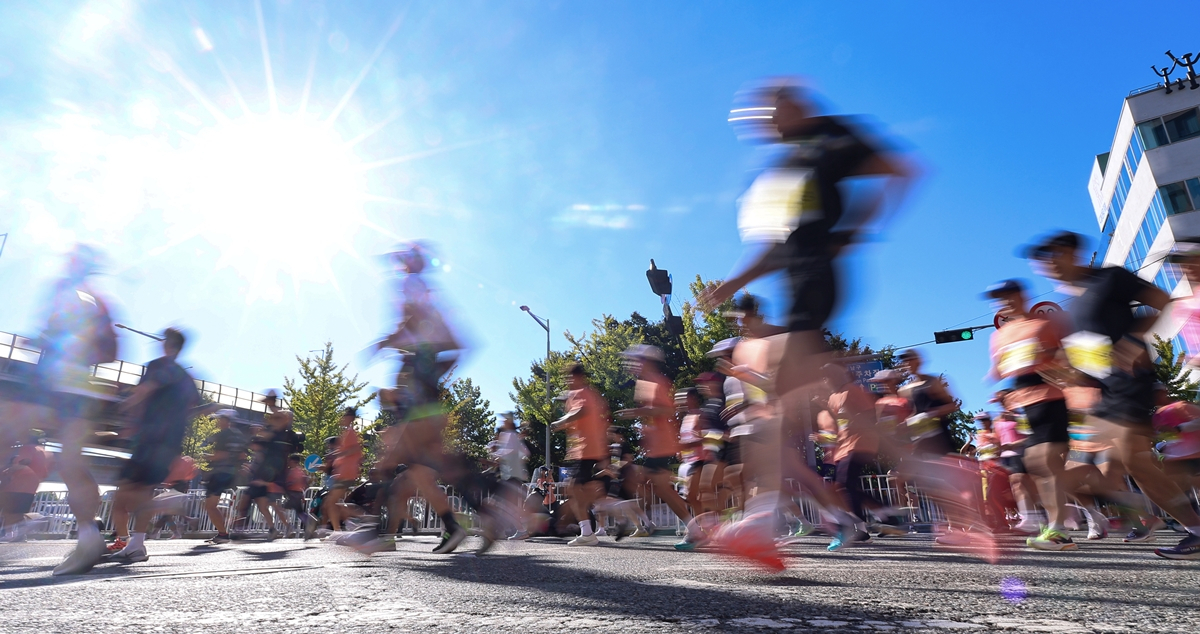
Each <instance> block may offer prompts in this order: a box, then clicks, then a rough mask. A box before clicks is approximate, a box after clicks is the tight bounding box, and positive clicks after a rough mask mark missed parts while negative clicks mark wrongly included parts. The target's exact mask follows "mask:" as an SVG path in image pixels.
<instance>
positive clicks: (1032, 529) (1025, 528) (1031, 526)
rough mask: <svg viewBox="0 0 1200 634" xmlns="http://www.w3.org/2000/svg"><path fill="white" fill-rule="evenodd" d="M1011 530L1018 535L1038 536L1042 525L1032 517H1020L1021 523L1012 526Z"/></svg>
mask: <svg viewBox="0 0 1200 634" xmlns="http://www.w3.org/2000/svg"><path fill="white" fill-rule="evenodd" d="M1012 529H1013V530H1014V531H1016V532H1018V533H1025V534H1027V535H1040V534H1041V533H1042V525H1041V523H1040V522H1038V519H1037V518H1036V517H1035V516H1033V515H1023V516H1021V521H1020V522H1017V524H1016V526H1013V527H1012Z"/></svg>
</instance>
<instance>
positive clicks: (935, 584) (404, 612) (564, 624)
mask: <svg viewBox="0 0 1200 634" xmlns="http://www.w3.org/2000/svg"><path fill="white" fill-rule="evenodd" d="M1077 537H1080V538H1082V534H1078V535H1077ZM1177 539H1178V535H1177V534H1175V533H1171V532H1162V533H1160V534H1159V536H1158V544H1159V545H1164V544H1168V543H1170V542H1173V541H1175V540H1177ZM601 541H602V544H601V545H599V546H595V547H568V546H567V545H566V544H565V542H564V541H562V540H550V539H545V540H533V541H529V542H521V543H504V544H500V545H498V546H497V548H496V549H495V550H493V551H492V552H490V553H488V554H487V555H485V556H482V557H476V556H474V555H473V554H470V553H469V549H471V548H473V547H474V546H475V544H476V543H477V542H476V541H475V539H474V538H472V539H468V540H467V541H466V542H465V543H464V545H463V546H464V551H463V552H462V553H456V554H453V555H434V554H432V553H430V552H429V551H430V550H431V549H432V548H433V545H434V543H435V540H434V538H432V537H417V538H412V537H405V538H404V539H402V540H400V541H399V543H398V546H397V551H396V552H384V553H378V554H376V555H375V556H373V557H370V558H366V557H362V556H360V555H358V554H357V553H355V552H354V551H352V550H349V549H347V548H344V547H338V546H334V545H331V544H325V543H320V542H315V541H314V542H308V543H304V542H302V541H299V540H279V541H275V542H260V543H250V542H243V543H235V544H228V545H222V546H218V547H204V546H202V545H201V543H200V542H198V541H191V540H179V541H151V542H148V546H149V552H150V560H149V561H147V562H144V563H140V564H132V565H127V566H121V565H116V564H105V565H101V566H99V567H97V568H96V569H95V570H94V571H92V572H91V573H90V574H87V575H83V576H79V577H71V578H54V577H51V576H50V570H51V568H53V566H54V565H55V564H56V563H58V562H59V561H60V560H61V559H62V558H63V556H64V555H66V553H67V552H68V550H69V549H70V548H71V547H72V546H73V542H63V541H59V542H28V543H24V544H0V606H3V610H2V611H0V615H2V616H0V631H4V632H17V631H35V632H89V633H100V632H205V631H221V632H237V633H238V634H242V633H246V632H272V633H276V634H278V633H282V632H331V633H336V632H359V631H361V632H379V631H388V630H392V631H420V632H443V631H445V632H472V633H478V632H485V631H486V632H521V633H523V634H524V633H532V632H566V633H572V634H573V633H577V632H583V631H588V632H592V631H595V632H627V633H633V632H675V631H687V632H708V631H712V632H718V631H738V632H740V631H747V632H749V631H805V632H827V631H841V632H854V631H880V632H907V631H926V632H938V631H942V632H951V631H976V632H987V631H1009V632H1062V633H1074V632H1189V633H1195V632H1200V607H1198V604H1200V562H1186V561H1184V562H1180V561H1167V560H1163V559H1159V558H1158V557H1155V556H1154V554H1153V552H1152V549H1153V547H1154V544H1124V543H1122V542H1121V540H1120V539H1119V538H1109V539H1107V540H1104V541H1101V542H1083V543H1082V548H1081V549H1080V550H1079V551H1075V552H1064V553H1042V552H1030V551H1026V550H1024V549H1023V548H1018V547H1017V544H1018V541H1017V540H1016V538H1011V539H1010V540H1009V541H1008V542H1006V543H1007V544H1008V545H1010V546H1011V549H1009V550H1008V551H1006V558H1005V561H1004V562H1003V563H1001V564H999V565H988V564H986V563H982V562H979V561H976V560H974V559H972V558H969V557H966V556H963V555H958V554H953V553H947V552H941V551H938V550H934V549H933V548H932V544H931V540H930V538H929V536H927V535H921V536H918V535H912V536H906V537H898V538H897V537H892V538H877V539H876V540H875V541H874V542H873V543H870V544H862V545H857V546H854V547H851V548H847V549H845V550H843V551H841V552H837V553H829V552H826V550H825V545H826V543H827V540H826V539H822V538H819V537H809V538H804V539H803V541H801V543H799V544H796V545H793V546H789V547H788V548H787V549H786V552H787V555H788V556H787V558H786V559H787V565H788V569H787V570H786V571H785V572H783V573H781V574H770V573H766V572H763V571H761V570H759V569H756V568H753V567H750V566H747V565H745V564H742V563H737V562H731V561H730V560H728V559H725V558H723V557H721V556H719V555H716V554H713V553H705V552H693V553H679V552H675V551H674V550H673V549H672V548H671V544H672V543H673V542H674V540H673V539H670V538H666V537H656V538H648V539H628V540H625V541H623V542H621V543H620V544H614V543H613V542H612V539H611V538H603V539H602V540H601Z"/></svg>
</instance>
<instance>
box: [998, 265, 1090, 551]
mask: <svg viewBox="0 0 1200 634" xmlns="http://www.w3.org/2000/svg"><path fill="white" fill-rule="evenodd" d="M984 295H985V296H986V297H987V298H989V299H991V300H992V302H993V304H994V305H995V306H996V307H997V308H998V311H997V314H998V315H1000V316H1001V317H1002V318H1004V319H1006V320H1007V321H1005V323H1004V325H1003V326H1001V327H1000V328H998V329H997V330H996V332H994V333H992V337H991V344H990V348H991V357H992V369H991V374H992V376H994V377H996V378H999V379H1011V380H1012V381H1013V390H1012V392H1011V393H1010V394H1009V395H1008V397H1007V399H1006V402H1005V404H1006V405H1008V406H1010V407H1013V408H1018V407H1019V408H1021V409H1022V410H1023V411H1024V412H1025V419H1026V420H1027V421H1028V423H1029V428H1030V430H1031V431H1032V433H1031V434H1030V435H1029V438H1027V439H1026V440H1025V468H1026V469H1028V470H1029V473H1030V475H1032V476H1033V478H1034V482H1035V483H1036V484H1037V487H1038V493H1039V495H1040V497H1041V499H1042V505H1043V506H1044V507H1045V509H1046V514H1047V515H1048V516H1049V518H1050V523H1049V525H1047V526H1046V527H1045V529H1044V530H1043V531H1042V532H1041V533H1040V534H1039V535H1037V536H1035V537H1030V538H1029V539H1028V540H1027V541H1026V544H1027V545H1028V546H1029V547H1030V548H1034V549H1037V550H1074V549H1076V548H1078V546H1077V545H1076V544H1075V542H1073V541H1072V540H1071V536H1070V535H1069V534H1067V528H1066V524H1065V522H1066V519H1067V518H1066V514H1067V496H1066V491H1064V490H1063V486H1062V483H1061V482H1060V481H1059V480H1060V479H1061V478H1062V473H1063V471H1064V469H1065V468H1066V453H1067V440H1068V439H1069V436H1068V435H1067V427H1068V424H1069V418H1070V417H1069V415H1068V412H1067V401H1066V399H1065V398H1064V397H1063V392H1062V390H1061V389H1059V388H1058V386H1057V385H1055V384H1053V383H1051V382H1048V381H1046V379H1044V378H1043V377H1042V373H1043V372H1046V371H1047V370H1051V371H1053V370H1057V369H1058V368H1061V367H1064V366H1065V361H1066V355H1065V354H1063V352H1062V339H1061V337H1062V335H1061V333H1060V331H1059V328H1058V326H1057V325H1056V324H1055V322H1053V321H1051V320H1050V319H1047V318H1046V317H1043V316H1039V315H1031V314H1029V310H1028V303H1027V301H1026V299H1025V295H1026V293H1025V285H1024V284H1023V283H1021V281H1020V280H1004V281H1003V282H1000V283H998V284H994V285H992V286H991V287H989V288H988V289H987V292H986V293H985V294H984Z"/></svg>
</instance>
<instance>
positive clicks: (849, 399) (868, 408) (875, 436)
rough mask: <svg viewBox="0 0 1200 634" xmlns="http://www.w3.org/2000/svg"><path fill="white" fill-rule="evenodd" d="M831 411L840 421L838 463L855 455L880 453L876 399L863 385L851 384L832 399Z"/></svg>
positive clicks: (836, 452) (830, 398)
mask: <svg viewBox="0 0 1200 634" xmlns="http://www.w3.org/2000/svg"><path fill="white" fill-rule="evenodd" d="M829 411H831V412H832V413H833V417H834V418H835V419H836V420H837V428H838V431H837V439H838V443H837V449H836V450H834V452H833V459H834V460H835V461H841V460H845V459H846V458H849V457H850V454H851V453H868V454H875V453H879V432H878V430H876V429H875V399H874V398H873V397H872V396H871V395H870V394H867V391H866V390H864V389H862V387H861V386H859V385H857V384H855V383H851V384H849V385H846V386H845V388H844V391H842V392H834V393H833V394H831V395H830V396H829Z"/></svg>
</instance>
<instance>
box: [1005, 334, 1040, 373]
mask: <svg viewBox="0 0 1200 634" xmlns="http://www.w3.org/2000/svg"><path fill="white" fill-rule="evenodd" d="M1041 351H1042V346H1041V344H1040V343H1039V342H1038V340H1037V339H1023V340H1021V341H1017V342H1015V343H1010V344H1008V345H1007V346H1004V347H1003V348H1000V349H999V350H997V351H996V371H997V372H999V373H1000V376H1012V375H1013V374H1016V373H1018V372H1020V371H1021V370H1025V369H1028V368H1032V367H1033V366H1034V365H1035V364H1036V363H1037V357H1038V354H1039V353H1040V352H1041Z"/></svg>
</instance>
